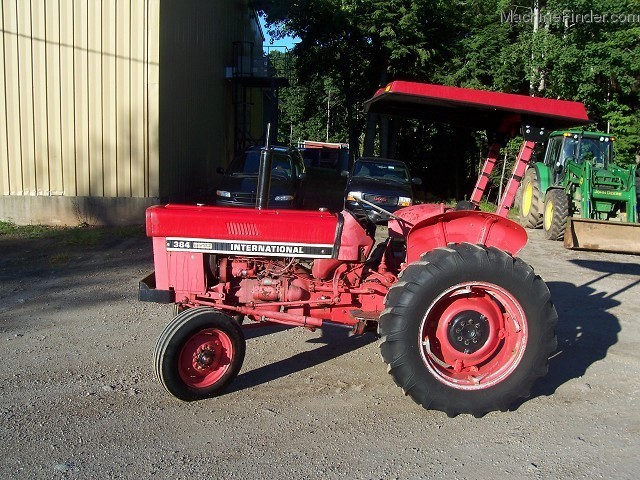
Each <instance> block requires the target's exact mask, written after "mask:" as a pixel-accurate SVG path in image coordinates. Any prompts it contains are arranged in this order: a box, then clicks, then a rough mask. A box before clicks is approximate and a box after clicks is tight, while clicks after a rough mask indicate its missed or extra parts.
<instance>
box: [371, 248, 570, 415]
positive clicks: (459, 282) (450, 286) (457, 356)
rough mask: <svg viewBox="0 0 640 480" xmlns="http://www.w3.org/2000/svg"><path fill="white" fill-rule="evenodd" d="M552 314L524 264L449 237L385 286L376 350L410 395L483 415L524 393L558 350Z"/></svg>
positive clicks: (428, 404)
mask: <svg viewBox="0 0 640 480" xmlns="http://www.w3.org/2000/svg"><path fill="white" fill-rule="evenodd" d="M557 320H558V315H557V313H556V311H555V308H554V307H553V304H552V302H551V295H550V293H549V289H548V288H547V286H546V285H545V283H544V282H543V281H542V279H541V278H540V277H539V276H537V275H535V274H534V272H533V269H532V268H531V267H530V266H529V265H527V264H525V263H524V262H523V261H522V260H520V259H517V258H514V257H512V256H511V255H509V254H508V253H505V252H504V251H502V250H498V249H496V248H493V247H491V248H486V247H483V246H479V245H472V244H469V243H461V244H452V245H450V246H449V247H448V248H438V249H435V250H433V251H431V252H428V253H426V254H425V255H423V257H422V259H421V261H419V262H415V263H413V264H410V265H409V266H407V268H406V269H405V270H404V271H403V272H402V275H401V277H400V281H399V282H398V283H397V284H396V285H394V286H393V287H392V288H391V289H390V290H389V293H388V294H387V297H386V299H385V309H384V311H383V312H382V314H381V316H380V321H379V326H378V328H379V334H380V335H381V337H382V342H381V345H380V350H381V354H382V357H383V359H384V361H385V362H386V363H387V364H388V365H389V373H390V374H391V375H392V377H393V379H394V380H395V382H396V384H397V385H398V386H399V387H401V388H402V390H403V391H404V392H405V394H406V395H409V396H411V398H412V399H413V400H414V401H415V402H416V403H418V404H420V405H422V406H423V407H424V408H428V409H434V410H441V411H443V412H445V413H447V415H449V416H455V415H458V414H460V413H469V414H473V415H475V416H482V415H484V414H485V413H487V412H490V411H493V410H506V409H507V408H508V407H509V406H510V405H511V404H512V403H513V402H514V401H515V400H516V399H517V398H520V397H527V396H529V394H530V389H531V386H532V385H533V382H534V381H535V380H536V379H537V378H538V377H541V376H542V375H544V374H545V373H546V372H547V363H548V358H549V356H550V355H551V353H552V352H553V351H554V350H555V349H556V337H555V333H554V328H555V324H556V322H557Z"/></svg>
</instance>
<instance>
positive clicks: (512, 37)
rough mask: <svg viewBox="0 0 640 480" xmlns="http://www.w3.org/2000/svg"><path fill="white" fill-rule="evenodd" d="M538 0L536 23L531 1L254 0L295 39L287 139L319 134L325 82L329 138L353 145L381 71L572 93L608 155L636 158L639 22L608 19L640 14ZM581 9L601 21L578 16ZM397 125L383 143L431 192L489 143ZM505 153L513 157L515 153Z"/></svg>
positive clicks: (471, 171) (468, 171) (625, 7)
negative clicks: (608, 137)
mask: <svg viewBox="0 0 640 480" xmlns="http://www.w3.org/2000/svg"><path fill="white" fill-rule="evenodd" d="M537 3H538V5H539V7H540V14H541V21H540V23H539V26H538V30H537V31H535V32H534V26H533V23H532V21H531V13H532V12H533V6H534V4H535V2H534V0H518V1H517V2H516V1H515V0H453V1H449V2H445V1H443V0H435V1H428V0H413V1H410V0H386V1H381V0H299V1H296V2H289V1H284V0H264V1H260V2H257V3H256V6H257V8H260V9H262V10H263V11H264V12H265V13H266V15H267V20H268V22H269V25H270V26H269V28H270V30H271V31H272V33H274V34H276V35H278V34H280V35H283V34H290V35H296V36H298V37H300V39H301V42H300V43H299V44H298V45H297V46H296V47H295V49H294V51H293V54H294V55H295V56H296V59H297V61H296V72H297V75H296V77H297V78H296V81H295V82H294V86H293V87H292V88H291V89H289V90H288V91H286V92H285V90H286V89H284V90H283V92H282V95H281V98H282V100H283V107H282V108H283V123H284V124H286V125H287V127H284V128H282V130H283V131H287V130H288V131H289V132H292V133H293V136H294V137H295V138H294V139H293V140H297V139H298V138H310V139H318V140H320V139H324V138H325V135H326V125H327V108H326V106H327V98H328V96H329V92H331V114H330V116H329V126H330V128H329V135H330V140H334V141H344V140H345V138H347V137H348V139H349V143H350V144H351V146H352V150H354V151H358V150H359V148H360V146H361V142H362V139H363V138H365V135H364V132H365V131H367V132H368V133H370V130H371V129H370V128H367V125H366V121H365V120H366V119H365V117H364V115H362V113H361V111H362V104H363V102H364V101H365V100H366V99H367V98H369V97H370V96H371V95H372V94H373V93H374V92H375V90H376V89H377V88H378V87H380V86H383V85H384V84H386V83H387V82H389V81H391V80H394V79H408V80H413V79H416V80H420V81H427V82H434V83H442V84H447V85H457V86H465V87H473V88H479V89H489V90H496V91H506V92H514V93H521V94H533V95H536V96H544V97H550V98H565V99H573V100H578V101H582V102H584V103H585V105H586V106H587V109H588V112H589V115H590V118H591V119H592V120H593V124H594V125H593V127H592V128H597V129H600V130H606V129H607V128H608V127H609V128H610V130H611V131H612V132H613V133H615V134H616V136H617V137H618V142H617V144H616V145H617V155H618V162H620V163H623V164H625V163H627V164H628V163H632V162H635V161H636V159H637V158H640V114H639V113H638V112H639V111H640V108H639V107H640V23H637V22H635V23H634V22H620V21H618V22H613V21H612V20H611V16H612V15H620V14H633V13H635V14H640V12H639V11H638V10H637V5H638V3H637V0H539V1H538V2H537ZM510 12H514V13H516V14H520V15H526V14H529V19H528V20H529V21H512V22H510V21H508V19H509V18H510V17H509V14H510ZM591 12H594V13H596V14H607V15H608V20H606V21H603V20H602V19H600V21H593V20H592V21H588V18H587V20H585V18H584V17H582V18H577V15H584V14H587V15H589V14H590V13H591ZM572 14H574V15H572ZM554 15H555V18H553V16H554ZM523 19H524V18H523ZM369 127H371V125H369ZM395 128H397V130H396V131H397V136H396V137H394V138H397V142H395V143H394V145H393V148H392V149H390V150H389V151H392V152H394V153H395V156H396V157H397V158H402V159H403V160H407V161H409V163H410V164H411V165H412V167H413V169H414V171H416V174H417V175H419V176H422V177H423V179H424V180H426V182H425V188H426V189H428V188H435V189H440V190H441V191H435V190H434V192H435V193H437V194H438V195H440V196H442V197H443V198H446V197H448V196H451V195H455V196H456V197H458V198H462V196H463V195H464V193H467V194H468V193H469V192H470V190H469V188H470V185H473V182H474V180H475V178H476V176H477V169H478V166H479V165H480V163H481V161H482V160H481V159H483V158H484V155H485V154H486V150H487V147H488V145H487V142H486V140H485V138H484V137H483V135H478V134H473V135H471V134H468V133H461V132H459V131H453V130H452V129H450V128H449V127H442V126H438V125H425V124H424V123H423V122H415V121H410V120H399V121H397V122H396V123H395ZM381 131H382V129H381ZM385 151H386V150H385ZM508 158H509V159H510V162H512V161H513V158H515V153H512V152H510V153H509V155H508ZM507 167H508V168H509V167H510V165H508V166H507ZM454 177H455V178H454ZM459 177H460V178H462V180H461V179H460V178H459ZM493 180H494V181H493V182H492V183H493V184H494V185H496V183H495V182H496V179H495V178H494V179H493ZM494 189H495V191H497V187H495V186H494Z"/></svg>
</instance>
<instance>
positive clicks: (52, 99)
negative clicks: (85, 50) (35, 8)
mask: <svg viewBox="0 0 640 480" xmlns="http://www.w3.org/2000/svg"><path fill="white" fill-rule="evenodd" d="M58 14H59V11H58V2H51V1H47V2H46V12H45V30H46V33H45V36H44V42H45V44H46V66H45V68H46V72H47V81H46V91H47V95H46V96H47V107H46V108H47V138H48V140H49V148H48V168H49V170H48V171H49V183H50V194H51V195H62V194H63V193H64V186H63V177H64V169H63V163H62V126H61V125H62V123H61V120H62V109H61V108H62V107H61V100H62V97H61V96H60V91H61V90H60V89H61V79H62V77H61V73H60V22H59V21H58Z"/></svg>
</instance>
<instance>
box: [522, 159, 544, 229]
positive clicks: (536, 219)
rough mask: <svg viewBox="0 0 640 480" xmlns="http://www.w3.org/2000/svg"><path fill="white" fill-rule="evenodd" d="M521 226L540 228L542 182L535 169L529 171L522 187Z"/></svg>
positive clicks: (525, 175)
mask: <svg viewBox="0 0 640 480" xmlns="http://www.w3.org/2000/svg"><path fill="white" fill-rule="evenodd" d="M520 190H521V194H520V209H519V211H520V224H521V225H522V226H523V227H525V228H540V226H541V225H542V218H541V215H540V203H541V202H540V198H541V192H540V181H539V180H538V173H537V172H536V169H535V168H529V169H527V172H526V173H525V174H524V179H523V180H522V186H521V187H520Z"/></svg>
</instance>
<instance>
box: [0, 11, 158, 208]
mask: <svg viewBox="0 0 640 480" xmlns="http://www.w3.org/2000/svg"><path fill="white" fill-rule="evenodd" d="M159 2H160V0H103V1H101V2H100V1H97V0H2V1H1V2H0V4H1V5H2V12H1V13H2V35H1V37H2V38H1V39H0V49H1V50H0V51H1V53H2V57H3V58H2V64H3V67H2V72H0V121H1V124H0V139H1V140H2V148H0V150H1V151H0V194H1V195H66V196H106V197H116V196H119V197H132V196H133V197H143V196H154V195H157V193H158V179H159V171H158V168H159V167H158V159H159V156H158V133H157V129H158V70H159V49H158V35H159Z"/></svg>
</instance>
